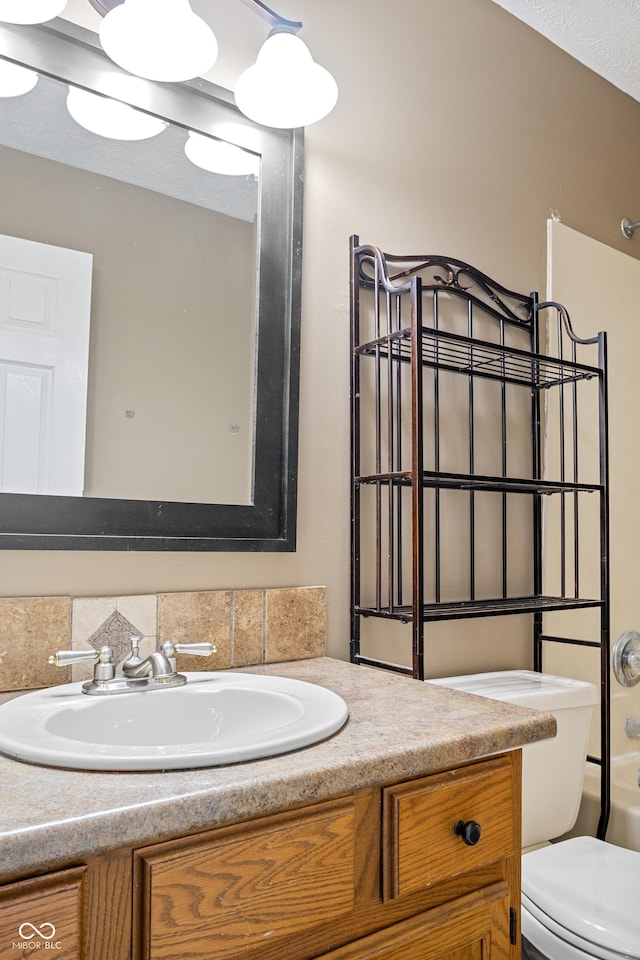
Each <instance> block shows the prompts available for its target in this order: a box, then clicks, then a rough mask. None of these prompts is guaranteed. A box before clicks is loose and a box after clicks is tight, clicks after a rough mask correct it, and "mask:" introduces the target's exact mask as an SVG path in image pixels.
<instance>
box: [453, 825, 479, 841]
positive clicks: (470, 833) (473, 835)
mask: <svg viewBox="0 0 640 960" xmlns="http://www.w3.org/2000/svg"><path fill="white" fill-rule="evenodd" d="M453 832H454V833H455V834H457V835H458V836H459V837H462V839H463V841H464V842H465V843H466V844H467V846H468V847H475V845H476V843H477V842H478V840H479V839H480V837H481V836H482V827H481V826H480V824H479V823H478V822H477V821H476V820H456V822H455V823H454V825H453Z"/></svg>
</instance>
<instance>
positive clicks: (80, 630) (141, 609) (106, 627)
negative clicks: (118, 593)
mask: <svg viewBox="0 0 640 960" xmlns="http://www.w3.org/2000/svg"><path fill="white" fill-rule="evenodd" d="M157 610H158V599H157V597H156V596H155V594H152V595H149V596H132V597H78V598H77V599H75V600H74V601H73V620H72V628H71V648H72V649H73V650H88V649H90V648H91V647H93V648H94V649H95V650H99V649H100V647H102V646H104V645H105V644H106V645H108V646H110V647H113V649H114V656H115V658H116V663H117V664H118V665H120V664H121V663H122V661H123V660H124V659H125V657H126V656H127V655H128V653H129V650H130V645H129V637H130V636H138V637H140V656H141V657H147V656H149V654H150V653H153V651H154V650H155V649H156V635H157V616H158V614H157ZM92 675H93V664H92V663H74V664H73V666H72V667H71V676H72V679H73V680H90V679H91V677H92Z"/></svg>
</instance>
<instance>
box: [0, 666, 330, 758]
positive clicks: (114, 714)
mask: <svg viewBox="0 0 640 960" xmlns="http://www.w3.org/2000/svg"><path fill="white" fill-rule="evenodd" d="M185 676H186V677H187V679H188V683H187V684H186V686H184V687H177V688H174V689H170V690H149V691H144V692H134V693H124V694H120V695H118V696H93V697H89V696H87V695H86V694H83V693H81V689H82V684H81V683H70V684H66V685H64V686H59V687H49V688H48V689H47V690H37V691H35V692H34V693H28V694H25V695H24V696H21V697H16V698H15V699H14V700H9V701H8V702H7V703H5V704H3V705H2V706H0V752H2V753H5V754H7V755H8V756H10V757H13V758H14V759H16V760H25V761H27V762H29V763H40V764H46V765H48V766H54V767H73V768H77V769H81V770H116V771H117V770H178V769H186V768H189V767H213V766H219V765H222V764H227V763H238V762H240V761H244V760H257V759H259V758H262V757H272V756H275V755H276V754H279V753H285V752H288V751H289V750H297V749H300V748H301V747H308V746H310V745H311V744H313V743H317V742H318V741H319V740H324V739H325V738H326V737H328V736H330V735H331V734H332V733H335V732H336V730H339V729H340V727H341V726H342V725H343V724H344V723H345V721H346V719H347V716H348V711H347V705H346V704H345V702H344V700H342V698H341V697H339V696H338V695H337V694H336V693H333V691H331V690H327V689H325V688H324V687H320V686H317V685H316V684H313V683H306V682H304V681H302V680H291V679H289V678H287V677H272V676H260V675H257V674H256V675H252V674H241V673H226V672H221V673H187V674H185Z"/></svg>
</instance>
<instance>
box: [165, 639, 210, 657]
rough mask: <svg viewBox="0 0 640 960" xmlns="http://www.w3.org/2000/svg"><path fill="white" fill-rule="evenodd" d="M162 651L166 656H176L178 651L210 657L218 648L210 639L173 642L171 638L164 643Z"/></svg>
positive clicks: (195, 655)
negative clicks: (197, 641) (194, 641)
mask: <svg viewBox="0 0 640 960" xmlns="http://www.w3.org/2000/svg"><path fill="white" fill-rule="evenodd" d="M161 649H162V652H163V653H164V654H165V655H166V656H169V657H171V656H174V654H176V653H189V654H191V656H194V657H210V656H211V655H212V654H213V653H216V651H217V648H216V646H215V645H214V644H213V643H209V641H208V640H203V641H202V642H201V643H172V642H171V640H169V641H167V642H166V643H163V644H162V647H161Z"/></svg>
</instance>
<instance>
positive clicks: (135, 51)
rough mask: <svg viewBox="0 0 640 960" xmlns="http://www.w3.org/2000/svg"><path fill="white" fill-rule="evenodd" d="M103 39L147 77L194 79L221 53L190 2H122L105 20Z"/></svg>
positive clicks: (111, 52)
mask: <svg viewBox="0 0 640 960" xmlns="http://www.w3.org/2000/svg"><path fill="white" fill-rule="evenodd" d="M100 43H101V44H102V46H103V48H104V51H105V53H106V54H107V56H109V57H111V59H112V60H113V61H114V63H117V64H118V66H119V67H122V68H123V69H124V70H128V71H129V73H134V74H136V75H137V76H138V77H145V78H146V79H147V80H164V81H167V82H177V81H179V80H191V79H193V77H199V76H201V75H202V74H203V73H206V72H207V70H209V68H210V67H211V66H213V64H214V62H215V59H216V57H217V55H218V44H217V41H216V38H215V36H214V34H213V31H212V30H211V28H210V27H209V25H208V24H207V23H206V22H205V21H204V20H203V19H202V18H201V17H198V16H197V15H196V14H195V13H194V12H193V10H192V9H191V6H190V5H189V0H124V3H121V4H120V5H119V6H117V7H114V8H113V9H112V10H110V11H109V13H107V15H106V17H105V18H104V20H103V21H102V23H101V25H100Z"/></svg>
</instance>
